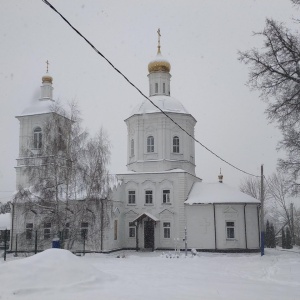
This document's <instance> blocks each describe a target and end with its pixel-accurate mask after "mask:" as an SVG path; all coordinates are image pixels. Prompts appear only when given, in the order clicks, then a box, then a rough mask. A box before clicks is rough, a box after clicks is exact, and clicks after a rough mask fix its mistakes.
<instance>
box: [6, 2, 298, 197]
mask: <svg viewBox="0 0 300 300" xmlns="http://www.w3.org/2000/svg"><path fill="white" fill-rule="evenodd" d="M50 2H51V3H52V4H53V5H54V6H55V7H56V8H57V9H58V10H59V11H60V12H61V13H62V14H63V15H64V16H65V17H66V18H67V19H68V20H69V21H70V22H71V23H72V24H73V26H75V27H76V28H77V29H78V30H79V31H80V32H81V33H83V34H84V35H85V36H86V37H87V38H88V39H89V40H90V41H91V42H92V43H93V44H94V45H95V46H96V47H97V48H98V49H99V50H100V51H101V52H102V53H103V54H104V55H105V56H106V57H107V58H108V59H109V60H111V62H112V63H113V64H115V66H116V67H117V68H119V69H120V70H121V71H122V72H124V74H125V75H126V76H127V77H128V78H129V79H130V80H132V81H133V82H134V83H135V84H136V85H137V86H138V87H139V88H140V89H141V90H142V91H143V92H144V93H145V94H147V95H148V78H147V74H148V70H147V66H148V63H149V61H150V60H152V59H153V57H154V56H155V55H156V49H157V48H156V47H157V33H156V31H157V29H158V28H160V29H161V35H162V37H161V46H162V48H161V50H162V54H163V56H164V57H165V58H167V59H168V60H169V62H170V63H171V74H172V79H171V95H172V96H173V97H175V98H177V99H178V100H180V101H181V103H182V104H183V105H184V106H185V108H186V109H187V110H188V111H189V112H190V113H191V114H192V115H193V116H194V117H195V118H196V120H197V124H196V130H195V136H196V138H197V139H199V140H200V141H201V142H202V143H203V144H205V145H206V146H207V147H209V148H210V149H212V150H213V151H214V152H216V153H217V154H218V155H220V156H221V157H223V158H224V159H226V160H228V161H229V162H231V163H232V164H234V165H236V166H238V167H239V168H241V169H243V170H245V171H247V172H250V173H255V174H259V173H260V165H261V164H264V166H265V167H264V168H265V174H266V175H270V174H271V173H272V172H274V171H275V170H276V163H277V159H278V157H282V156H283V155H284V153H279V152H277V151H276V147H277V142H278V141H279V140H280V137H281V136H280V132H279V130H278V129H277V128H276V124H269V123H268V120H267V119H266V115H265V114H264V110H265V108H266V104H265V103H263V102H262V101H261V100H260V99H259V94H258V93H257V92H251V91H250V90H249V88H248V87H247V86H246V85H245V83H246V81H247V76H248V69H247V67H246V66H245V65H243V64H241V63H240V62H239V61H238V60H237V57H238V56H237V51H238V50H247V49H250V48H252V47H261V45H262V40H260V39H259V38H258V37H253V35H252V33H253V31H260V30H262V29H263V28H264V25H265V18H266V17H270V18H274V19H276V20H278V21H282V22H285V23H286V24H287V25H288V26H290V27H294V28H296V26H297V24H294V23H293V21H291V18H293V17H298V16H299V11H298V10H296V9H295V8H294V7H293V5H292V4H291V3H290V1H288V0H285V1H284V0H261V1H254V0H243V1H241V0H228V1H224V0H219V1H212V0H207V1H202V0H195V1H191V0H185V1H176V0H159V1H156V0H154V1H148V0H136V1H129V0H124V1H113V0H107V1H106V0H105V1H102V0H94V1H92V0H86V1H83V0H81V1H79V0H65V1H58V0H50ZM0 4H1V9H0V43H1V44H0V100H1V109H0V136H1V142H0V201H2V202H3V201H6V200H8V197H9V196H10V194H9V192H10V191H14V190H15V170H14V166H15V165H16V160H15V159H16V158H17V156H18V135H19V122H18V120H17V119H15V116H16V115H18V114H20V113H21V112H22V111H23V110H24V109H25V108H26V107H28V106H29V105H30V103H31V101H32V100H33V99H36V98H38V97H39V92H40V85H41V77H42V76H43V75H44V74H45V72H46V64H45V62H46V60H49V62H50V66H49V71H50V74H51V75H52V77H53V86H54V99H59V100H60V101H63V102H67V101H70V100H72V99H76V100H77V101H78V104H79V106H80V108H81V111H82V117H83V119H84V126H85V127H86V128H87V129H88V130H89V131H90V132H91V134H93V133H95V132H96V131H97V130H98V129H99V128H100V127H101V126H103V127H104V128H105V129H106V131H107V133H108V135H109V137H110V140H111V144H112V155H111V166H110V171H111V173H118V172H123V171H126V155H127V153H126V151H127V147H126V142H127V131H126V125H125V123H124V119H126V118H127V117H128V116H129V114H130V111H131V110H132V109H133V107H134V106H136V105H137V104H138V103H141V101H143V98H142V97H141V96H140V95H139V94H138V93H137V92H136V91H135V90H134V89H133V88H132V87H131V86H130V85H129V84H128V83H126V81H125V80H124V79H123V78H122V77H121V76H120V75H118V74H117V73H116V72H115V71H114V70H113V69H112V68H111V67H110V66H109V65H108V64H107V62H106V61H105V60H104V59H103V58H101V57H100V56H99V55H97V54H96V52H95V51H93V50H92V48H91V47H90V46H88V45H87V44H86V43H85V42H84V40H83V39H82V38H80V37H79V36H78V35H77V34H76V33H75V32H74V31H73V30H71V28H70V27H69V26H67V24H66V23H65V22H64V21H63V20H62V19H61V18H60V17H59V16H58V15H57V14H55V13H54V12H53V11H52V10H51V9H50V8H49V7H48V6H47V5H45V4H44V3H43V2H42V1H41V0H30V1H29V0H28V1H20V0H19V1H15V0H10V1H6V0H0ZM196 164H197V168H196V172H197V175H198V176H199V177H200V178H202V179H203V180H204V181H206V182H213V181H216V180H217V175H218V173H219V169H220V168H222V173H223V175H224V182H226V183H228V184H229V185H232V186H235V187H238V186H239V184H240V181H241V180H242V179H243V178H244V177H245V176H244V174H242V173H240V172H238V171H236V170H234V169H232V168H231V167H230V166H228V165H226V164H224V163H223V162H221V161H220V160H219V159H217V158H216V157H214V156H212V155H211V154H210V153H208V152H207V151H206V150H204V149H203V148H202V147H201V146H200V145H196Z"/></svg>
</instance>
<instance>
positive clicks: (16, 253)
mask: <svg viewBox="0 0 300 300" xmlns="http://www.w3.org/2000/svg"><path fill="white" fill-rule="evenodd" d="M17 256H18V234H17V233H16V244H15V257H17Z"/></svg>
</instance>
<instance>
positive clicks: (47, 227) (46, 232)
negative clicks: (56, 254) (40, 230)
mask: <svg viewBox="0 0 300 300" xmlns="http://www.w3.org/2000/svg"><path fill="white" fill-rule="evenodd" d="M50 238H51V223H44V240H49V239H50Z"/></svg>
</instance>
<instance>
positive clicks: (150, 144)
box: [147, 135, 154, 153]
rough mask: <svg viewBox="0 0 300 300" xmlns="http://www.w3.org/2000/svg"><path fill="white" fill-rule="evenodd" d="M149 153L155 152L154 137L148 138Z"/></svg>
mask: <svg viewBox="0 0 300 300" xmlns="http://www.w3.org/2000/svg"><path fill="white" fill-rule="evenodd" d="M147 152H148V153H150V152H154V137H153V136H152V135H150V136H148V137H147Z"/></svg>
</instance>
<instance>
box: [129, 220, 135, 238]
mask: <svg viewBox="0 0 300 300" xmlns="http://www.w3.org/2000/svg"><path fill="white" fill-rule="evenodd" d="M129 237H131V238H134V237H135V225H134V223H133V222H129Z"/></svg>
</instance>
